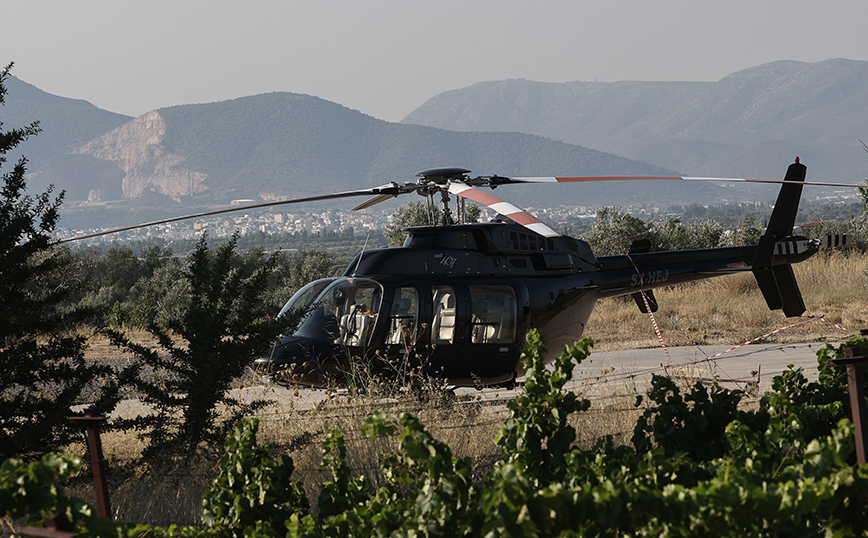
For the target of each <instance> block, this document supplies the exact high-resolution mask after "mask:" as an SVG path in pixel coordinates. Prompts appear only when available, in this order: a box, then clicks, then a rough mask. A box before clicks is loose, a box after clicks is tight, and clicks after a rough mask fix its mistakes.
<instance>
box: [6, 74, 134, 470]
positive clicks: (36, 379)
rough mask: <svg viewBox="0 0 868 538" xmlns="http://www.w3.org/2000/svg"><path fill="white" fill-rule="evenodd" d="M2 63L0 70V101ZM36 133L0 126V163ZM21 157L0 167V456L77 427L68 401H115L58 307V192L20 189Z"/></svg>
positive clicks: (61, 298)
mask: <svg viewBox="0 0 868 538" xmlns="http://www.w3.org/2000/svg"><path fill="white" fill-rule="evenodd" d="M10 68H11V64H10V65H9V66H7V67H6V68H5V69H4V70H3V71H2V72H0V105H2V104H3V102H4V97H5V95H6V90H5V87H4V85H3V81H5V80H6V78H7V77H8V76H9V69H10ZM0 126H2V124H0ZM38 132H39V126H38V123H36V122H34V123H32V124H30V125H28V126H27V127H24V128H22V129H12V130H10V131H6V132H2V131H0V166H2V165H4V164H6V154H7V153H8V152H10V151H12V150H13V149H15V148H16V147H17V146H18V145H19V144H20V143H21V142H23V141H24V140H26V139H27V138H28V137H30V136H32V135H35V134H37V133H38ZM26 163H27V160H26V159H25V158H23V157H22V158H20V159H19V160H18V162H17V163H16V164H15V166H14V167H13V168H12V170H11V171H9V172H4V173H3V176H2V182H3V186H2V191H0V372H3V375H2V376H0V458H8V457H11V456H14V455H22V454H28V453H37V454H39V453H43V452H45V451H51V450H56V449H58V448H60V447H62V446H63V445H65V444H67V443H69V442H70V441H71V440H72V439H73V438H74V437H73V436H74V435H76V434H77V433H78V432H77V431H76V429H75V428H74V427H73V426H71V425H70V424H69V423H68V422H67V420H66V417H67V416H69V415H70V414H72V411H71V409H70V407H71V406H73V405H76V404H82V403H87V402H88V400H90V402H91V403H92V404H93V406H94V409H95V410H96V411H97V412H105V411H106V410H108V409H110V408H111V407H112V406H113V405H114V403H115V402H116V401H117V391H116V386H115V385H114V383H107V384H106V385H105V388H104V389H101V388H98V385H99V382H100V381H101V380H102V379H103V378H106V379H109V377H108V376H110V375H111V371H110V370H109V369H108V368H107V367H104V366H95V365H92V364H87V363H86V362H85V361H84V349H85V347H86V342H85V339H84V337H82V336H80V335H77V334H75V333H74V332H73V330H74V329H75V328H76V325H77V324H78V322H80V321H81V320H82V317H83V313H82V312H81V311H76V310H74V309H73V310H70V309H67V308H63V306H64V304H65V301H66V300H67V298H68V296H69V295H70V293H71V291H72V289H71V287H70V285H69V282H67V281H65V278H64V277H65V272H66V270H67V267H68V265H67V264H68V261H69V258H68V257H67V256H65V252H64V251H63V250H62V249H60V250H59V249H56V248H55V241H54V240H53V239H52V237H51V234H52V232H53V231H54V229H55V226H56V225H57V220H58V210H59V207H60V204H61V201H62V199H63V195H62V194H60V195H58V196H57V197H56V198H52V195H51V189H48V190H47V191H46V192H44V193H42V194H39V195H37V196H36V197H32V196H30V195H28V194H26V189H27V182H26V178H25V173H26V166H25V165H26ZM86 391H91V392H92V393H93V394H92V396H89V397H88V399H87V400H86V399H85V397H84V396H83V394H84V393H85V392H86Z"/></svg>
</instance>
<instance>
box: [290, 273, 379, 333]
mask: <svg viewBox="0 0 868 538" xmlns="http://www.w3.org/2000/svg"><path fill="white" fill-rule="evenodd" d="M382 298H383V288H382V287H381V286H380V284H379V283H377V282H376V281H373V280H369V279H366V278H339V279H337V280H335V281H334V282H333V283H332V284H331V285H329V286H328V287H326V288H325V289H324V290H323V291H322V293H320V295H319V297H318V298H317V301H316V303H314V305H313V309H312V310H311V312H310V313H309V314H308V315H307V316H306V317H305V318H304V320H302V322H301V324H300V325H299V327H298V329H297V330H296V331H295V336H301V337H305V338H313V339H317V340H328V341H331V342H334V343H335V344H341V345H346V346H364V345H367V344H368V341H369V339H370V337H371V333H372V332H373V328H374V325H375V324H376V321H377V315H378V314H379V310H380V303H381V301H382Z"/></svg>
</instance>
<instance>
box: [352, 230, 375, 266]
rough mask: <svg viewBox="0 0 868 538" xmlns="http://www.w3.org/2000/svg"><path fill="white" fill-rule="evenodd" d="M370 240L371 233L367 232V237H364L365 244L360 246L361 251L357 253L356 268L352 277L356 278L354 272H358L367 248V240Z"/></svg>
mask: <svg viewBox="0 0 868 538" xmlns="http://www.w3.org/2000/svg"><path fill="white" fill-rule="evenodd" d="M370 238H371V232H368V235H366V236H365V244H364V245H362V251H361V252H359V259H358V261H357V262H356V267H355V268H354V269H353V276H356V271H358V270H359V264H361V263H362V256H364V255H365V250H367V248H368V239H370Z"/></svg>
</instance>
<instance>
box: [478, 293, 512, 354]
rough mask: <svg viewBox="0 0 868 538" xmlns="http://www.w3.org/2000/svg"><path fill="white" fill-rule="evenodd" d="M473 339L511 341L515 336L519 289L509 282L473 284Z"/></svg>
mask: <svg viewBox="0 0 868 538" xmlns="http://www.w3.org/2000/svg"><path fill="white" fill-rule="evenodd" d="M470 303H471V307H470V314H471V341H472V342H473V343H474V344H509V343H512V342H513V341H514V340H515V324H516V301H515V292H514V291H513V289H512V288H511V287H509V286H470Z"/></svg>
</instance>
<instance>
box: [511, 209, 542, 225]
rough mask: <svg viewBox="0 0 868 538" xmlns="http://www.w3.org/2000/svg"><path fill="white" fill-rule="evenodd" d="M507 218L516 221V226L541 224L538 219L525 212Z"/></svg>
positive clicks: (512, 214)
mask: <svg viewBox="0 0 868 538" xmlns="http://www.w3.org/2000/svg"><path fill="white" fill-rule="evenodd" d="M506 216H507V217H509V218H510V219H512V220H513V221H515V223H516V224H521V225H522V226H527V225H528V224H537V223H540V221H539V220H538V219H537V218H536V217H534V216H533V215H531V214H530V213H526V212H524V211H519V212H518V213H510V214H508V215H506ZM540 224H541V223H540Z"/></svg>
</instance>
